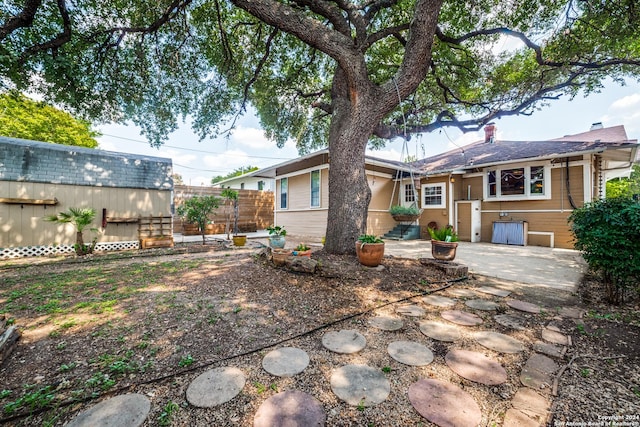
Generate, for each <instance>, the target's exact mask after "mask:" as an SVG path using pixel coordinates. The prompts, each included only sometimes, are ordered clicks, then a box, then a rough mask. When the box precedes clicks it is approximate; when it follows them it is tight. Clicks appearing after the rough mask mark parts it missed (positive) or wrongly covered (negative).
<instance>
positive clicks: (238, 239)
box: [233, 234, 247, 246]
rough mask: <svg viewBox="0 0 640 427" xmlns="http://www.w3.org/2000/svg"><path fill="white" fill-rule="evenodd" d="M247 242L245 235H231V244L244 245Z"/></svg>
mask: <svg viewBox="0 0 640 427" xmlns="http://www.w3.org/2000/svg"><path fill="white" fill-rule="evenodd" d="M246 243H247V236H245V235H242V234H238V235H237V236H233V244H234V245H235V246H244V245H245V244H246Z"/></svg>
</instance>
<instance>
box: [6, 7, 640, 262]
mask: <svg viewBox="0 0 640 427" xmlns="http://www.w3.org/2000/svg"><path fill="white" fill-rule="evenodd" d="M639 14H640V9H639V8H638V7H637V1H636V0H610V1H606V2H587V1H584V0H531V1H514V2H506V1H501V0H476V1H474V2H468V1H462V0H450V1H446V2H445V1H444V0H160V1H154V2H148V1H145V0H132V1H128V2H109V3H108V4H107V3H104V2H102V3H101V2H95V1H94V0H77V1H75V2H73V7H71V5H70V3H68V0H58V1H57V2H42V1H41V0H23V1H18V0H13V1H10V2H4V3H3V5H2V6H1V9H0V19H1V22H2V24H1V27H0V42H1V44H0V76H2V84H3V85H4V86H5V87H7V88H17V89H26V88H30V89H31V90H33V91H37V92H38V93H42V94H44V95H45V96H46V97H47V99H51V100H52V101H55V102H56V103H60V104H62V105H67V106H69V107H72V108H74V110H75V111H76V112H78V113H79V114H82V115H83V117H90V118H93V119H94V120H106V121H122V120H126V119H131V120H133V121H134V122H135V123H136V124H138V125H139V126H141V128H142V129H143V131H144V132H145V133H146V135H147V136H148V137H149V138H150V141H151V142H152V143H153V144H161V143H162V142H163V141H164V140H165V138H166V136H167V134H168V133H169V132H171V131H172V130H174V129H175V128H176V127H177V125H178V120H179V119H180V117H184V116H185V115H191V116H192V117H193V123H194V129H195V130H196V132H198V134H199V135H200V136H201V137H205V136H208V135H213V134H217V133H219V132H221V131H225V130H226V129H227V127H226V126H227V125H225V127H224V128H223V127H222V126H223V124H225V121H228V120H231V125H230V126H231V127H233V125H234V124H235V121H234V120H235V118H237V117H238V114H241V113H242V112H243V111H245V108H246V107H247V105H249V104H251V105H253V106H254V107H255V109H256V111H257V113H258V115H259V117H260V120H261V125H262V127H263V128H264V130H265V132H266V135H267V136H268V137H270V138H272V139H274V140H276V141H277V142H278V144H280V145H282V144H284V143H285V142H286V141H287V140H288V139H289V138H291V139H294V140H295V141H296V142H297V144H298V148H299V150H300V151H301V153H304V152H306V151H309V150H311V149H314V148H319V147H325V146H329V149H330V150H331V162H332V163H331V168H330V169H329V210H328V225H327V234H326V246H325V248H326V249H327V250H328V251H329V252H334V253H344V252H353V250H354V249H353V248H354V245H353V241H354V240H355V238H356V237H357V235H358V234H360V233H362V232H364V231H365V230H366V217H367V208H368V204H369V200H370V197H371V195H370V190H369V188H368V185H367V182H366V176H365V172H364V153H365V148H366V147H367V145H370V144H373V145H375V146H381V145H382V144H384V141H385V140H388V139H390V138H395V137H398V136H401V137H405V138H408V137H410V135H412V134H415V133H420V132H429V131H432V130H435V129H438V128H440V127H443V126H456V127H458V128H460V129H462V130H465V131H468V130H477V129H478V128H480V127H481V126H483V125H484V124H486V123H488V122H490V121H492V120H494V119H497V118H499V117H502V116H507V115H516V114H525V115H527V114H532V113H533V112H534V111H535V110H536V109H538V108H540V107H541V106H542V105H544V104H545V103H546V102H550V101H552V100H553V99H556V98H558V97H560V96H562V95H568V96H575V95H576V94H578V93H579V92H580V91H584V93H587V94H588V93H589V92H592V91H597V90H599V89H600V87H601V81H602V80H603V79H604V78H605V77H609V78H612V79H614V80H618V81H622V80H621V79H622V78H623V77H624V76H628V75H634V76H637V75H638V74H637V73H638V68H639V67H638V65H640V60H639V59H638V58H640V26H639V25H637V24H638V21H640V19H639Z"/></svg>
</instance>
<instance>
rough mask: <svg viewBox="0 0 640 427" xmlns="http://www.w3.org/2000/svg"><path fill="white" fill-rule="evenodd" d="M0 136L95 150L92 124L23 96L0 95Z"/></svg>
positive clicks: (95, 133) (95, 143)
mask: <svg viewBox="0 0 640 427" xmlns="http://www.w3.org/2000/svg"><path fill="white" fill-rule="evenodd" d="M0 111H1V113H0V135H3V136H9V137H12V138H23V139H31V140H34V141H44V142H54V143H56V144H64V145H77V146H80V147H89V148H96V147H97V146H98V141H96V139H95V137H96V136H98V135H99V134H98V132H95V131H93V130H91V124H90V123H89V122H87V121H85V120H77V119H75V118H74V117H73V116H71V115H70V114H69V113H66V112H64V111H61V110H58V109H57V108H54V107H51V106H49V105H47V104H45V103H44V102H36V101H33V100H31V99H29V98H27V97H26V96H24V95H22V94H17V93H4V94H0Z"/></svg>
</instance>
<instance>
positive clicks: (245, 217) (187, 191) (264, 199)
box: [173, 185, 274, 235]
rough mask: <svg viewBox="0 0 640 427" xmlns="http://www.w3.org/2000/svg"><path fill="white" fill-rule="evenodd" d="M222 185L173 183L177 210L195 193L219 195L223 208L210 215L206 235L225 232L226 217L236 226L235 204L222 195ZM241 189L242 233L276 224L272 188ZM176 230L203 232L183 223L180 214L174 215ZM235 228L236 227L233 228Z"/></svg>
mask: <svg viewBox="0 0 640 427" xmlns="http://www.w3.org/2000/svg"><path fill="white" fill-rule="evenodd" d="M222 191H223V189H222V188H211V187H193V186H187V185H176V186H174V196H173V201H174V204H175V208H176V210H177V209H178V206H180V205H181V204H182V203H184V200H186V199H188V198H191V197H193V196H216V197H220V198H221V200H220V203H221V204H220V207H219V208H218V209H216V210H215V211H214V212H213V214H212V215H211V216H210V217H209V220H210V221H211V222H210V224H209V225H208V226H207V230H206V233H207V234H222V233H224V232H225V226H226V222H227V218H228V217H230V218H231V227H233V207H232V206H228V205H226V206H225V204H224V198H222V196H221V195H220V194H221V193H222ZM236 191H237V192H238V211H239V217H238V228H239V229H240V231H241V232H243V233H246V232H251V231H256V230H262V229H265V228H267V227H268V226H269V225H271V224H273V207H274V194H273V192H271V191H259V190H236ZM173 230H174V232H175V233H183V234H187V235H189V234H200V232H199V231H198V227H197V226H194V225H193V224H184V223H183V221H182V219H181V218H179V217H178V216H175V217H174V221H173ZM232 231H233V230H232Z"/></svg>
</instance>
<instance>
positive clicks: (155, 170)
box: [0, 137, 173, 258]
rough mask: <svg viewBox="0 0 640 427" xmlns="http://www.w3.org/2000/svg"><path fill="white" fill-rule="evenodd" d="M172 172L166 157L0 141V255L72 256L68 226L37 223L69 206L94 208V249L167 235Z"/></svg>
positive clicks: (131, 244)
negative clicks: (65, 254)
mask: <svg viewBox="0 0 640 427" xmlns="http://www.w3.org/2000/svg"><path fill="white" fill-rule="evenodd" d="M172 169H173V166H172V162H171V159H165V158H159V157H149V156H138V155H134V154H124V153H115V152H109V151H102V150H96V149H90V148H83V147H75V146H68V145H58V144H51V143H44V142H37V141H28V140H23V139H15V138H6V137H0V258H12V257H19V256H34V255H49V254H57V253H67V252H72V251H73V244H74V243H75V231H74V229H73V227H72V226H70V225H66V226H65V225H61V224H56V223H51V222H46V221H44V220H43V218H44V217H45V216H48V215H53V214H57V213H58V212H61V211H67V210H68V209H69V208H70V207H74V208H85V207H87V208H94V209H95V210H96V212H97V215H96V220H95V222H94V224H92V225H91V227H92V228H96V229H99V233H98V234H97V237H98V245H97V249H99V250H117V249H131V248H138V247H139V246H140V244H142V243H143V239H145V238H149V237H158V236H172V222H171V207H172V201H173V180H172V178H171V175H172ZM89 234H90V233H89V231H88V228H87V229H86V230H85V241H87V240H88V241H90V240H91V239H92V236H89Z"/></svg>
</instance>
